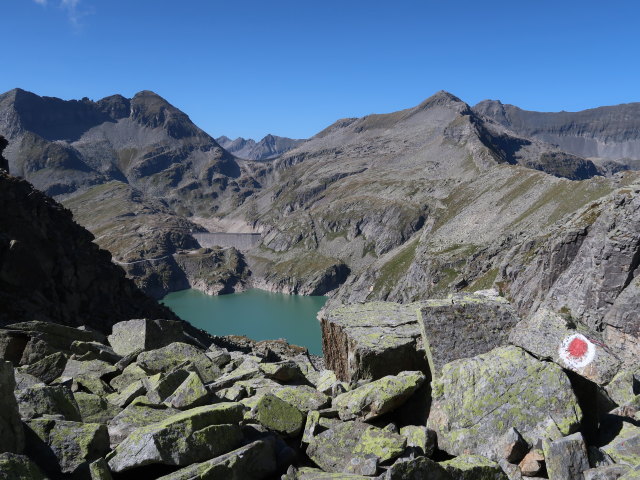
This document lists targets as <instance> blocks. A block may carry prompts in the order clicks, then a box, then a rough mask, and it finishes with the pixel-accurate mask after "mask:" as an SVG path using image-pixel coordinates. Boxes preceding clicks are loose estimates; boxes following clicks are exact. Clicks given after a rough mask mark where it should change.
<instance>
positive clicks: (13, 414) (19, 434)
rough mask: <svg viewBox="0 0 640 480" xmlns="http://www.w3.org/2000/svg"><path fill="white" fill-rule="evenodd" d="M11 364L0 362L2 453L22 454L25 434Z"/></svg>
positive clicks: (0, 435) (0, 440)
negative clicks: (14, 392) (15, 393)
mask: <svg viewBox="0 0 640 480" xmlns="http://www.w3.org/2000/svg"><path fill="white" fill-rule="evenodd" d="M15 386H16V383H15V377H14V376H13V365H12V364H11V362H7V361H3V360H0V453H2V452H10V453H22V449H23V448H24V433H23V431H22V422H21V420H20V413H19V411H18V404H17V402H16V397H15V396H14V394H13V391H14V389H15Z"/></svg>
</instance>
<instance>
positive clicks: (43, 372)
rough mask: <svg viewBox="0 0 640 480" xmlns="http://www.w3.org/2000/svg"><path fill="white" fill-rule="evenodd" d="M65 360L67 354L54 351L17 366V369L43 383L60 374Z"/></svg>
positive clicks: (65, 364) (64, 366)
mask: <svg viewBox="0 0 640 480" xmlns="http://www.w3.org/2000/svg"><path fill="white" fill-rule="evenodd" d="M67 361H68V357H67V354H65V353H62V352H55V353H52V354H51V355H47V356H46V357H44V358H42V359H40V360H38V361H37V362H34V363H32V364H30V365H25V366H22V367H19V368H18V371H20V372H23V373H26V374H27V375H32V376H34V377H36V378H37V379H39V380H40V381H42V382H44V383H51V382H52V381H54V380H55V379H56V378H58V377H59V376H60V375H62V372H64V369H65V368H66V366H67Z"/></svg>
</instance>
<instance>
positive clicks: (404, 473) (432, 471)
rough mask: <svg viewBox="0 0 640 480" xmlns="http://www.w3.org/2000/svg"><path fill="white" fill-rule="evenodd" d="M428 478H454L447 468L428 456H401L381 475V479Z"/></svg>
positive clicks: (444, 479) (446, 479)
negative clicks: (410, 457) (408, 457)
mask: <svg viewBox="0 0 640 480" xmlns="http://www.w3.org/2000/svg"><path fill="white" fill-rule="evenodd" d="M420 478H428V479H429V480H452V478H453V477H452V476H451V474H449V472H447V470H446V469H445V468H444V467H443V466H441V465H439V464H438V463H436V462H434V461H433V460H431V459H429V458H427V457H417V458H412V459H410V460H407V459H405V458H401V459H400V460H398V461H396V462H395V463H394V464H393V465H391V467H389V469H388V470H387V471H386V473H385V474H383V475H382V476H381V477H380V480H414V479H420Z"/></svg>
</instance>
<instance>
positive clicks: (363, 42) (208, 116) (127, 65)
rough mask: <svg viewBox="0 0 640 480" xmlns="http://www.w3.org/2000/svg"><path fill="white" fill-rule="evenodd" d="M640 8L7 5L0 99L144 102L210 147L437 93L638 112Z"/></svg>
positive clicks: (557, 3)
mask: <svg viewBox="0 0 640 480" xmlns="http://www.w3.org/2000/svg"><path fill="white" fill-rule="evenodd" d="M639 5H640V4H639V3H638V2H637V1H636V0H628V1H617V0H611V1H602V0H599V1H591V0H582V1H574V0H554V1H548V0H535V1H534V0H510V1H491V0H484V1H478V0H468V1H467V0H465V1H454V0H450V1H444V0H443V1H431V0H422V1H420V0H415V1H403V0H394V1H385V2H382V1H375V0H368V1H351V0H342V1H333V0H323V1H311V0H294V1H277V0H272V1H266V0H260V1H242V0H234V1H215V0H182V1H168V0H166V1H165V0H3V1H2V6H1V11H2V16H1V19H2V22H1V23H0V45H2V53H1V57H0V58H1V59H2V63H3V66H2V74H1V75H0V91H3V92H4V91H6V90H9V89H12V88H14V87H21V88H24V89H26V90H30V91H33V92H35V93H37V94H40V95H49V96H57V97H62V98H65V99H70V98H81V97H84V96H86V97H89V98H91V99H94V100H97V99H99V98H102V97H104V96H107V95H111V94H114V93H121V94H123V95H125V96H128V97H130V96H132V95H133V94H134V93H135V92H137V91H139V90H145V89H146V90H153V91H155V92H157V93H158V94H160V95H162V96H163V97H165V98H166V99H167V100H169V101H170V102H171V103H172V104H174V105H175V106H177V107H178V108H180V109H182V110H183V111H184V112H186V113H187V114H188V115H189V116H190V117H191V119H192V120H193V121H194V122H195V123H196V124H197V125H199V126H200V127H201V128H203V129H204V130H206V131H207V132H208V133H210V134H212V135H214V136H218V135H222V134H226V135H228V136H230V137H235V136H245V137H254V138H260V137H262V136H264V135H265V134H267V133H273V134H276V135H283V136H290V137H296V138H304V137H308V136H311V135H313V134H314V133H316V132H318V131H319V130H321V129H322V128H324V127H326V126H327V125H328V124H330V123H332V122H333V121H335V120H336V119H338V118H342V117H353V116H362V115H366V114H368V113H382V112H389V111H394V110H398V109H402V108H407V107H411V106H414V105H416V104H418V103H420V102H421V101H422V100H423V99H425V98H426V97H428V96H430V95H431V94H433V93H434V92H436V91H438V90H441V89H443V90H447V91H450V92H451V93H453V94H455V95H457V96H459V97H460V98H462V99H463V100H465V101H466V102H467V103H469V104H472V105H473V104H475V103H477V102H478V101H480V100H483V99H486V98H493V99H500V100H502V101H503V102H504V103H512V104H515V105H518V106H520V107H523V108H527V109H531V110H545V111H557V110H579V109H583V108H588V107H593V106H599V105H607V104H618V103H626V102H632V101H640V80H639V79H640V48H639V47H640V35H638V33H637V32H638V21H639V19H640V6H639Z"/></svg>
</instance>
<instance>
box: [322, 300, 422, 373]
mask: <svg viewBox="0 0 640 480" xmlns="http://www.w3.org/2000/svg"><path fill="white" fill-rule="evenodd" d="M417 319H418V307H417V306H416V305H409V306H404V305H398V304H394V303H382V302H375V303H367V304H363V305H348V306H344V307H338V308H335V309H328V310H325V311H323V312H321V313H320V323H321V326H322V351H323V353H324V357H325V362H326V364H327V366H328V367H329V368H330V369H332V370H333V371H334V372H335V373H336V375H337V376H338V378H339V379H341V380H344V381H352V380H360V379H369V380H374V379H378V378H382V377H384V376H385V375H389V374H391V375H393V374H396V373H399V372H401V371H403V370H419V371H422V372H428V365H427V361H426V357H425V352H424V349H423V346H422V337H421V335H420V330H419V327H418V322H417Z"/></svg>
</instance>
